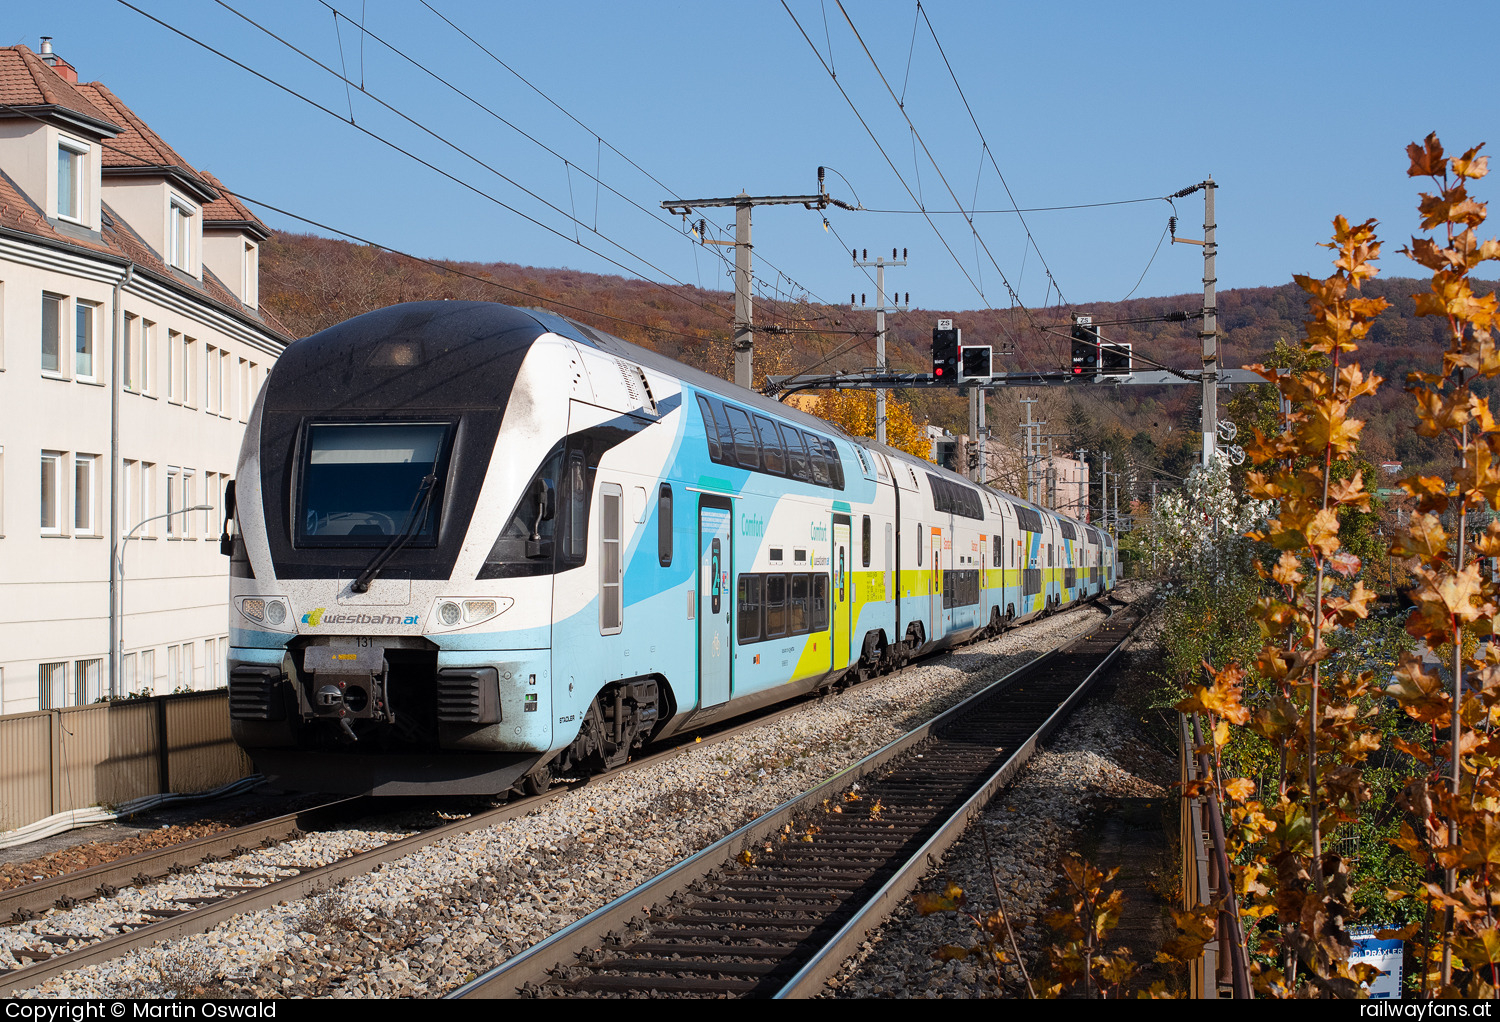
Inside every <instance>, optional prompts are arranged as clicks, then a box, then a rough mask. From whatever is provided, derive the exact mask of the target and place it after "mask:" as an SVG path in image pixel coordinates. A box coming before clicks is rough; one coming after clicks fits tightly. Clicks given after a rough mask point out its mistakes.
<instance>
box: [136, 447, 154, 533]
mask: <svg viewBox="0 0 1500 1022" xmlns="http://www.w3.org/2000/svg"><path fill="white" fill-rule="evenodd" d="M140 495H141V497H140V500H141V503H140V513H139V515H138V516H137V517H136V520H135V521H136V522H144V521H145V520H146V519H148V518H154V517H155V516H156V463H155V462H152V461H143V462H141V486H140ZM132 524H135V523H132ZM136 535H137V536H140V537H142V538H144V539H155V538H156V522H152V523H151V524H149V525H147V526H145V527H144V528H142V529H141V531H140V532H138V533H136Z"/></svg>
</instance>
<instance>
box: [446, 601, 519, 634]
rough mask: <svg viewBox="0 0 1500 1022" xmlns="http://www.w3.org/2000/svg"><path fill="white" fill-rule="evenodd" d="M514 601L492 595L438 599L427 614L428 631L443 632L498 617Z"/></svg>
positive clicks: (513, 604) (511, 605)
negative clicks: (467, 598)
mask: <svg viewBox="0 0 1500 1022" xmlns="http://www.w3.org/2000/svg"><path fill="white" fill-rule="evenodd" d="M515 602H516V601H515V600H514V599H512V598H511V597H509V596H494V597H490V598H488V599H483V600H465V599H461V598H455V599H443V600H438V601H437V603H436V604H435V605H434V606H433V608H432V612H431V614H429V615H428V618H427V621H428V625H427V627H428V630H429V631H443V632H446V631H450V630H453V629H457V628H467V627H469V626H470V625H477V624H480V623H481V622H484V621H488V620H489V619H490V618H493V617H499V616H500V615H501V614H504V613H505V612H506V611H507V610H509V609H510V608H511V607H513V606H515Z"/></svg>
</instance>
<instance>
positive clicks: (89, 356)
mask: <svg viewBox="0 0 1500 1022" xmlns="http://www.w3.org/2000/svg"><path fill="white" fill-rule="evenodd" d="M98 312H99V306H98V305H96V304H94V303H93V302H74V303H73V319H74V323H75V328H74V331H73V359H74V362H73V373H74V375H75V376H76V377H78V379H80V380H92V379H94V321H95V320H96V319H97V318H98Z"/></svg>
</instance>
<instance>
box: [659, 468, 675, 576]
mask: <svg viewBox="0 0 1500 1022" xmlns="http://www.w3.org/2000/svg"><path fill="white" fill-rule="evenodd" d="M656 559H657V561H658V562H659V563H660V564H661V566H662V567H663V568H670V567H671V566H672V484H671V483H662V484H661V489H659V490H658V491H657V495H656Z"/></svg>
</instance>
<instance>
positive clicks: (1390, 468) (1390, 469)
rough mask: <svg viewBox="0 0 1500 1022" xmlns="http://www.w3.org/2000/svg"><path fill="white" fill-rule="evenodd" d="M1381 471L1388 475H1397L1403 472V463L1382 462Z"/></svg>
mask: <svg viewBox="0 0 1500 1022" xmlns="http://www.w3.org/2000/svg"><path fill="white" fill-rule="evenodd" d="M1380 471H1382V472H1384V473H1386V474H1387V475H1395V474H1396V473H1397V472H1400V471H1401V462H1399V461H1382V462H1381V463H1380Z"/></svg>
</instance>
